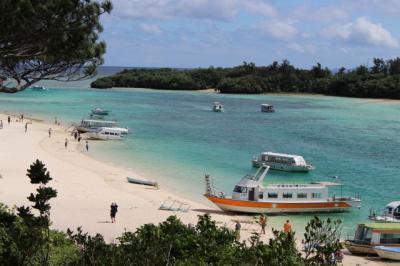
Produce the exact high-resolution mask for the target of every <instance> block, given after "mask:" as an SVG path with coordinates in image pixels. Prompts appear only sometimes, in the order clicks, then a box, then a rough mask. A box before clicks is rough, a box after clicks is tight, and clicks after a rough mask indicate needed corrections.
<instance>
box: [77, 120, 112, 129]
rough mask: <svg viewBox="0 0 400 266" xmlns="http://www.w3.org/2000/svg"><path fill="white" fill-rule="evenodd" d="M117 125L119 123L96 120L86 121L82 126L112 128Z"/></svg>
mask: <svg viewBox="0 0 400 266" xmlns="http://www.w3.org/2000/svg"><path fill="white" fill-rule="evenodd" d="M116 124H117V122H115V121H106V120H94V119H84V120H82V122H81V125H82V126H86V127H112V126H114V125H116Z"/></svg>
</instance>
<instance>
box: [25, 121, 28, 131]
mask: <svg viewBox="0 0 400 266" xmlns="http://www.w3.org/2000/svg"><path fill="white" fill-rule="evenodd" d="M26 131H28V123H25V133H26Z"/></svg>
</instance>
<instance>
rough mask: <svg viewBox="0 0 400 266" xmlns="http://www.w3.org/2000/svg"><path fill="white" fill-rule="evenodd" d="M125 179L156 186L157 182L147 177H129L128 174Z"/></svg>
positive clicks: (134, 182) (130, 181)
mask: <svg viewBox="0 0 400 266" xmlns="http://www.w3.org/2000/svg"><path fill="white" fill-rule="evenodd" d="M126 179H127V180H128V182H129V183H133V184H139V185H145V186H152V187H158V183H157V182H155V181H151V180H147V179H143V178H136V177H130V176H128V177H127V178H126Z"/></svg>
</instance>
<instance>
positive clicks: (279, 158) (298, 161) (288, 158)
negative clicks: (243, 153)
mask: <svg viewBox="0 0 400 266" xmlns="http://www.w3.org/2000/svg"><path fill="white" fill-rule="evenodd" d="M260 160H261V161H266V162H273V163H282V164H293V165H304V166H306V165H307V163H306V161H305V160H304V158H303V156H300V155H292V154H284V153H274V152H263V153H261V155H260Z"/></svg>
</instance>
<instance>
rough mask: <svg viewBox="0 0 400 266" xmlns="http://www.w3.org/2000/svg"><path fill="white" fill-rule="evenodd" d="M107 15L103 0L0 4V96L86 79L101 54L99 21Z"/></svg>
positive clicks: (12, 0)
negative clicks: (38, 84)
mask: <svg viewBox="0 0 400 266" xmlns="http://www.w3.org/2000/svg"><path fill="white" fill-rule="evenodd" d="M111 9H112V5H111V2H110V1H108V0H106V1H90V0H74V1H65V0H52V1H33V0H26V1H15V0H2V1H1V2H0V13H1V16H0V25H1V27H0V92H9V93H15V92H19V91H22V90H24V89H26V88H28V87H29V86H31V85H32V84H34V83H36V82H38V81H40V80H62V81H70V80H79V79H82V78H86V77H89V76H92V75H93V74H94V73H95V71H96V68H97V66H99V65H100V64H102V63H103V55H104V53H105V43H104V42H102V41H99V33H100V32H102V30H103V29H102V25H101V24H100V20H99V18H100V16H101V15H102V14H104V13H109V12H110V11H111ZM6 81H9V82H6ZM5 83H7V85H6V84H5Z"/></svg>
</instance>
